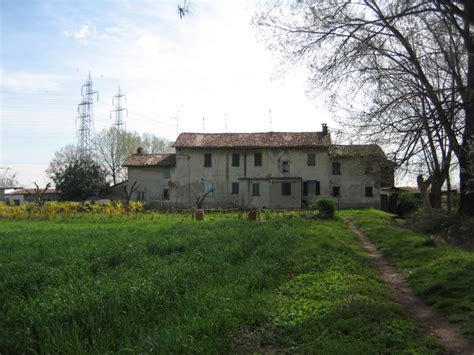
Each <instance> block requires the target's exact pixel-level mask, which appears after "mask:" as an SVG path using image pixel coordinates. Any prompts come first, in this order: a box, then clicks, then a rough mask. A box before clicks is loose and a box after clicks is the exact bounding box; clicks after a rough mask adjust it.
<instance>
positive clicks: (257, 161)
mask: <svg viewBox="0 0 474 355" xmlns="http://www.w3.org/2000/svg"><path fill="white" fill-rule="evenodd" d="M253 162H254V166H262V153H255V154H254V156H253Z"/></svg>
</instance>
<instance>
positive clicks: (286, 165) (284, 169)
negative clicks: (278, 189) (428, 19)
mask: <svg viewBox="0 0 474 355" xmlns="http://www.w3.org/2000/svg"><path fill="white" fill-rule="evenodd" d="M281 172H282V173H289V172H290V163H289V162H288V161H284V162H282V163H281Z"/></svg>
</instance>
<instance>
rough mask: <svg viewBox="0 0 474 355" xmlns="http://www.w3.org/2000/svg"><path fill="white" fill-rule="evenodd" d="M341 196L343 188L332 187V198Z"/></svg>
mask: <svg viewBox="0 0 474 355" xmlns="http://www.w3.org/2000/svg"><path fill="white" fill-rule="evenodd" d="M340 195H341V188H340V187H339V186H333V187H332V197H339V196H340Z"/></svg>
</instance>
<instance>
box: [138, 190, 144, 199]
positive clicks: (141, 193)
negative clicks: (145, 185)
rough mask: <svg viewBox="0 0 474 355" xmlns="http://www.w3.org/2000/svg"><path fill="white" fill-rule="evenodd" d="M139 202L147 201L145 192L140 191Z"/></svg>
mask: <svg viewBox="0 0 474 355" xmlns="http://www.w3.org/2000/svg"><path fill="white" fill-rule="evenodd" d="M137 194H138V201H145V191H138V192H137Z"/></svg>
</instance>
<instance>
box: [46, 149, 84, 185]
mask: <svg viewBox="0 0 474 355" xmlns="http://www.w3.org/2000/svg"><path fill="white" fill-rule="evenodd" d="M79 158H80V152H79V150H78V149H77V147H76V146H75V145H74V144H68V145H66V146H64V147H62V148H61V149H59V150H58V151H57V152H55V153H54V158H53V159H52V160H51V162H50V163H49V166H48V168H47V169H46V174H47V175H48V176H49V177H50V178H51V179H52V178H53V177H54V176H55V175H56V173H59V172H60V171H61V170H62V169H64V167H65V166H66V165H69V164H72V163H73V162H75V161H77V160H78V159H79Z"/></svg>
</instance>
